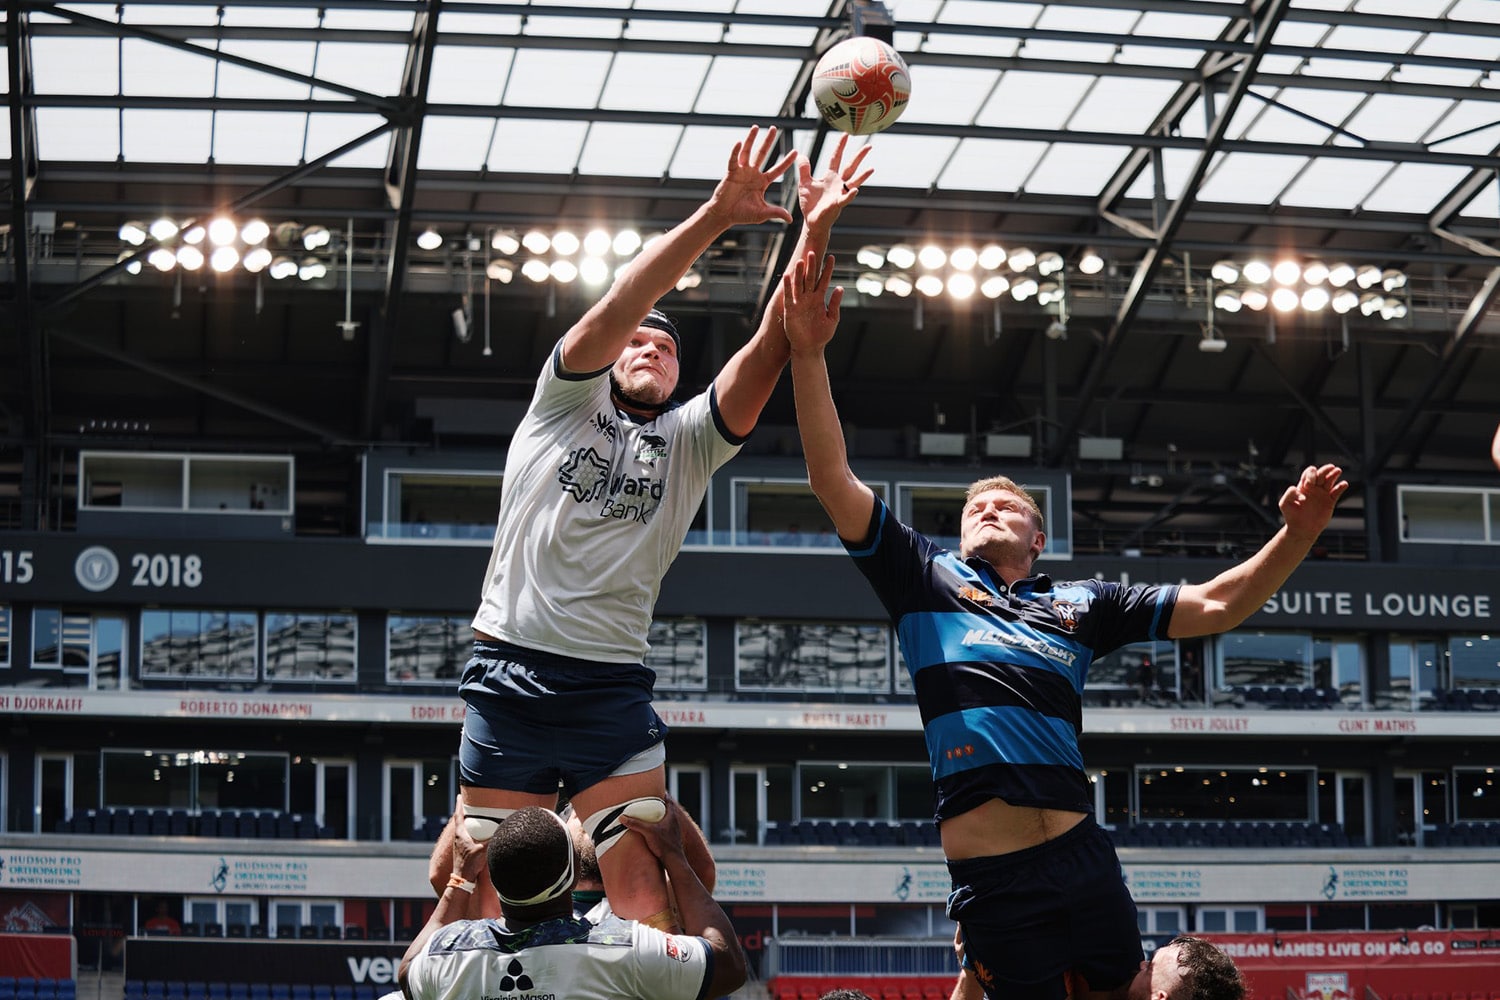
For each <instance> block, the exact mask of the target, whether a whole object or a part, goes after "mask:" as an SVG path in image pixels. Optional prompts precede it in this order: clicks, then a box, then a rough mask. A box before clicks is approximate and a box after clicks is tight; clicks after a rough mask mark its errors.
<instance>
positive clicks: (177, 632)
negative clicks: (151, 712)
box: [140, 608, 259, 681]
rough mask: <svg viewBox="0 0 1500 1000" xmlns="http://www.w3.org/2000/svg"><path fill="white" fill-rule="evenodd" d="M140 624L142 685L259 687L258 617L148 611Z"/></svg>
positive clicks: (205, 611)
mask: <svg viewBox="0 0 1500 1000" xmlns="http://www.w3.org/2000/svg"><path fill="white" fill-rule="evenodd" d="M140 623H141V661H140V662H141V677H142V679H146V680H167V679H171V680H180V679H182V678H202V679H208V680H224V681H253V680H255V679H256V677H257V675H258V671H257V669H256V660H257V652H258V632H259V629H258V621H257V616H256V615H255V613H254V612H251V611H224V610H211V609H190V608H182V609H177V610H171V611H164V610H154V609H147V610H144V611H142V612H141V618H140Z"/></svg>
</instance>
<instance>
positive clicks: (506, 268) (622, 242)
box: [417, 226, 703, 291]
mask: <svg viewBox="0 0 1500 1000" xmlns="http://www.w3.org/2000/svg"><path fill="white" fill-rule="evenodd" d="M655 238H656V237H652V238H651V239H655ZM459 239H460V240H462V241H463V242H464V245H466V246H470V245H472V244H470V243H469V242H468V241H469V239H470V237H469V236H468V235H467V234H466V235H464V236H462V237H460V238H459ZM651 239H648V240H645V241H644V242H643V241H642V240H641V234H640V233H639V232H637V231H636V230H634V229H621V230H619V231H617V232H613V233H611V232H610V231H608V230H606V229H602V228H596V229H591V230H589V231H588V232H587V233H585V234H584V235H583V236H579V235H578V234H577V233H575V232H573V231H572V230H570V229H558V230H555V231H553V232H547V231H546V230H543V229H530V230H526V231H524V232H522V231H518V230H513V229H497V230H494V231H493V232H491V233H490V234H489V244H490V250H491V251H493V255H491V256H490V257H489V259H488V262H487V263H486V264H485V275H486V276H487V277H488V278H489V279H490V280H491V281H498V282H500V283H501V284H506V285H508V284H510V283H511V282H512V281H514V280H515V278H516V275H518V274H519V275H521V276H522V277H524V278H526V279H528V280H530V281H533V282H536V283H538V284H540V283H542V282H545V281H555V282H557V283H558V284H563V285H567V284H571V283H573V282H575V281H578V282H582V283H583V284H585V285H604V284H607V283H608V282H610V281H611V280H613V279H614V277H615V276H616V275H617V274H618V273H619V271H620V269H621V268H622V267H624V266H625V264H626V263H628V262H629V261H630V260H631V259H632V258H633V257H634V256H635V255H636V254H637V253H639V252H640V250H641V249H642V247H644V246H646V245H647V244H649V243H650V242H651ZM447 241H448V237H445V236H444V235H443V234H442V233H440V232H439V231H438V230H437V229H436V228H434V227H430V226H429V227H428V228H427V229H424V230H423V231H422V232H421V233H419V234H418V235H417V246H418V247H419V248H421V249H422V250H425V251H428V252H436V251H439V250H441V249H442V248H443V245H444V244H445V243H446V242H447ZM702 281H703V273H702V271H700V270H698V269H697V268H694V269H693V270H691V271H689V272H688V273H687V274H686V275H684V276H683V278H682V280H680V281H678V283H677V290H678V291H685V290H687V289H689V288H695V287H697V286H698V285H699V284H701V283H702Z"/></svg>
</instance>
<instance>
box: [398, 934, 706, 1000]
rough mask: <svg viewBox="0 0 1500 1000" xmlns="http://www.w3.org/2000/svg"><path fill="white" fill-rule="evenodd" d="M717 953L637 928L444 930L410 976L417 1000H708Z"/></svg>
mask: <svg viewBox="0 0 1500 1000" xmlns="http://www.w3.org/2000/svg"><path fill="white" fill-rule="evenodd" d="M712 972H713V952H712V950H711V949H710V948H709V945H708V942H707V941H705V940H704V939H703V938H700V937H690V936H686V935H678V934H665V933H663V932H661V931H659V930H657V929H656V928H654V927H647V926H645V925H643V924H638V923H636V922H635V921H632V920H621V919H619V918H618V917H605V918H604V919H603V920H601V921H600V922H599V923H598V924H597V925H595V924H593V923H590V922H589V921H587V920H579V919H576V918H572V919H570V918H559V919H557V920H548V921H546V922H544V923H540V924H535V925H533V926H531V927H526V928H523V929H521V930H519V931H510V930H507V929H506V926H505V922H504V921H503V920H458V921H455V922H454V923H451V924H448V925H447V926H446V927H442V928H440V929H439V930H438V931H437V932H436V933H435V934H433V936H432V939H431V940H430V941H428V942H427V947H426V948H424V949H423V950H422V952H421V954H419V955H417V956H416V957H415V958H413V959H412V961H411V964H410V965H409V966H408V968H407V974H406V985H407V989H408V990H409V991H410V995H411V1000H631V998H639V1000H701V998H702V997H703V996H704V994H705V993H706V991H707V989H708V983H709V979H710V977H711V975H712Z"/></svg>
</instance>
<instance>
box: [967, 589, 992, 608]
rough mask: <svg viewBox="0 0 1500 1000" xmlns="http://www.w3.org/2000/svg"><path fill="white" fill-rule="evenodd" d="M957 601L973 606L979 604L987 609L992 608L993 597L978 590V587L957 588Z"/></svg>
mask: <svg viewBox="0 0 1500 1000" xmlns="http://www.w3.org/2000/svg"><path fill="white" fill-rule="evenodd" d="M958 599H959V600H961V601H970V602H972V603H974V604H980V605H983V606H984V607H987V608H988V607H991V606H993V605H994V603H995V599H994V598H993V597H991V596H990V595H989V594H988V593H986V592H985V591H983V590H980V589H979V588H978V587H959V588H958Z"/></svg>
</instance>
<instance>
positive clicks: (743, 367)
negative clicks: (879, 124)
mask: <svg viewBox="0 0 1500 1000" xmlns="http://www.w3.org/2000/svg"><path fill="white" fill-rule="evenodd" d="M848 139H849V137H848V136H847V135H845V136H841V137H840V138H839V143H838V145H837V146H835V147H834V149H833V156H832V157H830V158H829V161H828V169H827V170H826V171H825V172H824V173H822V174H820V175H818V176H816V177H814V176H813V172H812V164H810V163H808V162H807V160H806V159H804V158H802V157H798V160H797V202H798V205H799V206H800V208H801V210H802V228H801V230H800V232H799V233H798V234H797V246H796V249H795V250H793V251H792V256H791V258H790V260H791V261H792V262H793V263H795V262H796V261H799V260H801V259H802V258H803V257H804V256H805V255H807V254H808V253H811V254H813V255H814V256H815V257H817V258H821V257H822V256H823V254H824V253H825V252H827V250H828V238H829V234H830V233H831V232H832V231H833V223H834V221H835V220H836V219H838V217H839V213H840V212H842V211H843V210H844V206H845V205H847V204H849V202H850V201H852V200H854V196H855V195H857V194H858V193H859V188H860V185H862V184H863V183H864V182H865V181H866V180H868V179H869V177H870V175H871V174H872V173H873V172H874V171H873V170H861V169H860V168H861V166H862V165H863V163H864V160H865V157H866V156H867V155H868V154H869V152H870V147H869V146H868V145H866V146H861V147H860V148H859V149H858V150H857V151H856V152H855V153H854V155H853V156H852V157H850V159H849V162H848V163H847V164H845V163H844V152H845V145H846V143H847V141H848ZM788 354H789V352H788V349H787V342H786V334H785V326H784V324H783V323H782V291H781V282H779V281H778V282H777V283H776V286H775V289H774V290H773V291H772V293H771V300H770V302H768V303H767V304H766V311H765V312H764V313H763V314H762V315H761V320H760V326H759V327H758V328H757V329H756V331H755V336H753V337H752V338H750V341H749V343H747V344H746V345H745V346H744V347H742V348H740V349H739V351H737V352H736V353H735V355H734V356H733V357H732V358H730V359H729V362H728V364H726V365H725V366H724V368H723V370H722V371H720V372H719V375H718V377H717V378H715V379H714V389H715V392H716V394H717V396H718V402H719V415H720V416H721V417H723V419H724V424H725V426H726V427H728V428H729V430H730V432H731V433H734V434H737V435H740V436H744V435H746V434H749V433H750V432H751V431H752V430H754V429H755V423H756V421H757V420H759V419H760V412H761V410H763V409H764V408H765V405H766V401H767V400H768V399H770V398H771V392H772V390H774V389H775V388H776V382H777V380H778V379H780V378H781V370H782V369H783V368H785V367H786V363H787V358H788Z"/></svg>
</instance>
